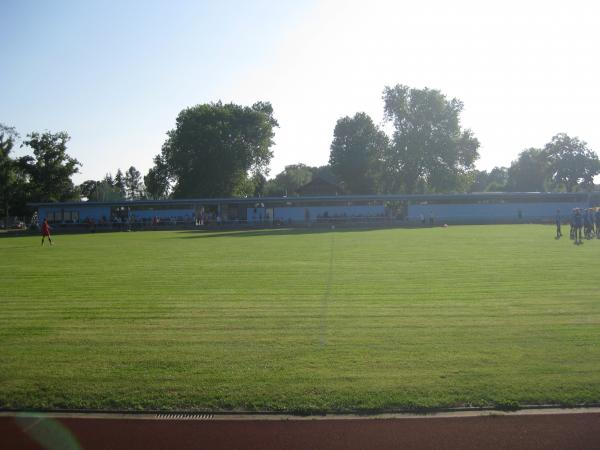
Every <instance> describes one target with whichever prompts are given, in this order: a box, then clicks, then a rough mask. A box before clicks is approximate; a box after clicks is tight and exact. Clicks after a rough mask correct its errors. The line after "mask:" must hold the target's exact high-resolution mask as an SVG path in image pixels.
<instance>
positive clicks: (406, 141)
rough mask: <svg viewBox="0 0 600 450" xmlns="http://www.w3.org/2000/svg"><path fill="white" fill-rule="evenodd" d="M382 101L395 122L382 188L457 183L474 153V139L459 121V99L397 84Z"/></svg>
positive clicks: (437, 188)
mask: <svg viewBox="0 0 600 450" xmlns="http://www.w3.org/2000/svg"><path fill="white" fill-rule="evenodd" d="M383 100H384V102H385V108H384V112H385V118H386V120H387V121H390V122H392V123H393V125H394V135H393V139H392V145H391V146H390V151H389V153H388V155H387V156H386V168H387V169H388V172H387V184H388V187H387V190H388V191H391V192H399V191H401V190H403V191H404V192H406V193H415V192H417V191H432V192H447V191H451V190H455V189H456V188H457V187H458V186H461V185H462V184H463V182H464V175H465V173H466V172H467V171H469V170H471V169H473V164H474V162H475V161H476V160H477V158H478V157H479V154H478V152H477V149H478V148H479V141H478V140H477V139H476V138H475V137H474V136H473V133H472V132H471V131H470V130H468V129H466V130H463V129H461V126H460V120H459V119H460V117H459V116H460V113H461V111H462V109H463V104H462V102H461V101H459V100H457V99H452V100H447V99H446V97H445V96H444V95H443V94H442V93H441V92H440V91H437V90H431V89H427V88H425V89H411V88H409V87H407V86H402V85H396V86H395V87H386V88H385V89H384V92H383Z"/></svg>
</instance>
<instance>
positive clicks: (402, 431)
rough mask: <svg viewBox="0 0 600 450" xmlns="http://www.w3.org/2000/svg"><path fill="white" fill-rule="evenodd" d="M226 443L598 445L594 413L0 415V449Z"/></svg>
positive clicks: (599, 424)
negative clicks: (186, 416)
mask: <svg viewBox="0 0 600 450" xmlns="http://www.w3.org/2000/svg"><path fill="white" fill-rule="evenodd" d="M41 442H43V443H44V444H43V445H42V444H40V443H41ZM234 448H244V449H264V450H270V449H330V450H335V449H368V448H376V449H387V448H389V449H392V448H393V449H441V450H443V449H465V450H466V449H495V450H499V449H500V450H501V449H511V450H512V449H516V450H519V449H523V450H525V449H527V450H531V449H577V450H585V449H600V411H598V410H594V411H593V412H589V411H581V410H578V411H571V412H565V411H561V412H558V413H557V412H554V413H548V412H537V413H527V414H523V413H518V414H503V413H500V414H499V415H490V414H489V413H486V414H483V415H482V414H478V415H458V416H457V415H436V416H434V417H425V416H393V417H391V416H390V417H387V418H381V417H377V418H357V417H346V418H341V417H338V418H331V419H329V418H324V419H319V418H297V417H296V418H293V417H292V418H290V417H287V418H277V417H263V418H261V419H257V418H253V417H248V416H246V417H243V416H216V417H215V418H213V419H208V420H188V419H183V420H178V419H169V420H159V419H156V418H154V416H129V417H127V416H111V415H105V416H101V415H96V416H94V415H90V416H74V415H71V416H70V415H62V416H61V415H54V416H51V415H41V416H40V415H37V416H18V415H17V416H16V415H14V414H9V413H1V414H0V449H2V450H4V449H7V450H8V449H10V450H21V449H51V450H55V449H61V450H63V449H64V450H71V449H86V450H87V449H90V450H91V449H106V450H108V449H110V450H119V449H128V450H135V449H143V450H155V449H161V450H162V449H180V450H187V449H213V450H217V449H234Z"/></svg>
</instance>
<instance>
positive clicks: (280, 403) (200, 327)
mask: <svg viewBox="0 0 600 450" xmlns="http://www.w3.org/2000/svg"><path fill="white" fill-rule="evenodd" d="M553 234H554V230H553V228H552V227H550V226H537V225H512V226H471V227H458V226H457V227H450V228H447V229H442V228H432V229H389V230H371V231H360V230H359V231H340V230H338V231H335V232H304V231H298V232H294V231H291V230H272V231H245V232H244V231H242V232H223V233H209V232H136V233H109V234H96V235H92V234H85V235H68V236H66V235H65V236H56V237H55V242H56V245H55V246H54V247H52V248H50V247H44V248H40V246H39V238H38V237H17V238H2V239H0V407H4V408H93V409H117V408H118V409H189V410H199V409H202V410H204V409H211V410H222V409H226V410H273V411H296V412H300V411H304V412H311V411H315V412H316V411H349V410H371V409H388V408H417V407H450V406H462V405H486V406H487V405H500V406H501V405H515V404H520V405H523V404H542V403H557V404H565V405H573V404H580V403H593V402H599V401H600V275H599V271H598V268H599V267H600V266H599V257H600V241H596V240H594V241H589V242H587V241H586V242H585V244H584V245H582V246H575V245H573V243H572V241H569V239H568V238H563V239H562V240H560V241H556V240H554V239H553Z"/></svg>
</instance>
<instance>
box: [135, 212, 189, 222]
mask: <svg viewBox="0 0 600 450" xmlns="http://www.w3.org/2000/svg"><path fill="white" fill-rule="evenodd" d="M195 214H196V211H195V210H193V209H154V210H152V209H147V210H134V211H131V215H132V216H135V218H136V219H138V220H139V219H153V218H154V217H158V218H159V219H168V218H170V217H175V218H176V219H177V218H180V217H183V218H186V216H187V218H189V219H192V218H193V217H195Z"/></svg>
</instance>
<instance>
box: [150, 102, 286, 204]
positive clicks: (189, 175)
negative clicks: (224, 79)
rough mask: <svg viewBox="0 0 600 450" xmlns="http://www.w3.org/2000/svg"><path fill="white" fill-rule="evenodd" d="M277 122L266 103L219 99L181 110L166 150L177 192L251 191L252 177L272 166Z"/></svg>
mask: <svg viewBox="0 0 600 450" xmlns="http://www.w3.org/2000/svg"><path fill="white" fill-rule="evenodd" d="M277 126H278V124H277V121H276V120H275V118H274V117H273V108H272V107H271V104H270V103H266V102H258V103H255V104H254V105H252V107H247V106H240V105H236V104H233V103H228V104H223V103H221V102H217V103H209V104H202V105H197V106H194V107H191V108H187V109H184V110H183V111H181V113H179V116H178V117H177V120H176V126H175V128H174V129H173V130H171V131H169V132H168V133H167V136H168V138H167V140H166V142H165V143H164V145H163V147H162V153H161V157H162V158H163V160H164V162H165V164H166V167H167V168H168V174H169V178H171V179H172V180H173V181H174V188H173V196H174V197H178V198H182V197H222V196H239V195H251V194H252V192H253V190H254V186H253V185H252V183H251V182H249V180H251V179H252V178H253V177H254V176H255V175H257V174H266V173H267V171H268V164H269V161H270V160H271V157H272V156H273V153H272V151H271V146H272V145H273V137H274V131H273V129H274V128H275V127H277ZM249 191H250V192H249Z"/></svg>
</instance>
